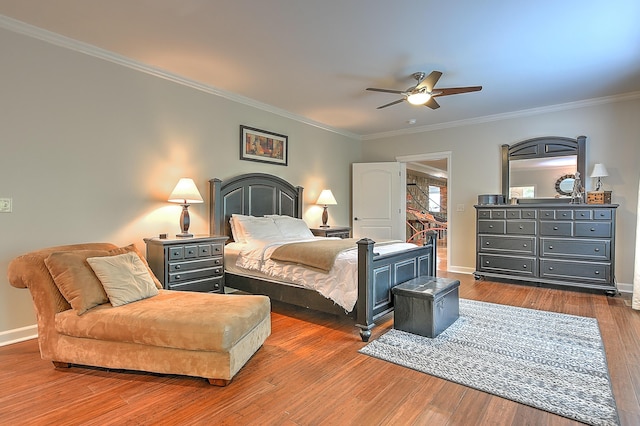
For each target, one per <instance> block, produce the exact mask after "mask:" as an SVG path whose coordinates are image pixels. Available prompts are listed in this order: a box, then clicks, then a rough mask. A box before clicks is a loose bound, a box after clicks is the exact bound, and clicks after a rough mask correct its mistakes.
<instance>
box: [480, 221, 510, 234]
mask: <svg viewBox="0 0 640 426" xmlns="http://www.w3.org/2000/svg"><path fill="white" fill-rule="evenodd" d="M505 228H506V226H505V221H504V220H479V221H478V233H480V234H504V231H505Z"/></svg>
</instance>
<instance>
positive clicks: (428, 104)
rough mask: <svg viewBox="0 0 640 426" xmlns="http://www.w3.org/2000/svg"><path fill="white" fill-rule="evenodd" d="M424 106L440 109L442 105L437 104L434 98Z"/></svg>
mask: <svg viewBox="0 0 640 426" xmlns="http://www.w3.org/2000/svg"><path fill="white" fill-rule="evenodd" d="M424 106H428V107H429V108H431V109H438V108H440V104H439V103H438V102H436V100H435V99H433V96H432V97H430V98H429V100H428V101H427V102H425V103H424Z"/></svg>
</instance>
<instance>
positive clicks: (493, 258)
mask: <svg viewBox="0 0 640 426" xmlns="http://www.w3.org/2000/svg"><path fill="white" fill-rule="evenodd" d="M478 261H479V263H480V264H479V265H478V268H479V270H481V271H486V272H502V273H508V274H512V275H521V276H535V275H536V273H537V271H536V259H535V258H533V257H517V256H498V255H492V254H480V255H479V256H478Z"/></svg>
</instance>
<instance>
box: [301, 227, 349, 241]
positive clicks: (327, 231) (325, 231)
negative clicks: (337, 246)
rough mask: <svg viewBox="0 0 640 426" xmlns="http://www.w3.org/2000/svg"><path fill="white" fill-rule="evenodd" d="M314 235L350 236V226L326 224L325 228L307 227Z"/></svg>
mask: <svg viewBox="0 0 640 426" xmlns="http://www.w3.org/2000/svg"><path fill="white" fill-rule="evenodd" d="M309 229H311V232H312V233H313V235H315V236H316V237H339V238H351V228H350V227H349V226H331V227H329V226H327V227H326V228H323V227H320V228H309Z"/></svg>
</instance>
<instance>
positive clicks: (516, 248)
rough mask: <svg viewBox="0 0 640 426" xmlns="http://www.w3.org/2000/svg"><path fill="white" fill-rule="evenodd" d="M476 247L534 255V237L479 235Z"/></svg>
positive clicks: (492, 250) (484, 249)
mask: <svg viewBox="0 0 640 426" xmlns="http://www.w3.org/2000/svg"><path fill="white" fill-rule="evenodd" d="M479 238H480V240H479V244H480V246H479V247H478V249H479V250H480V251H482V252H494V253H504V252H510V253H513V254H524V255H531V256H533V255H535V253H536V239H535V237H494V236H492V235H481V236H480V237H479Z"/></svg>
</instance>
